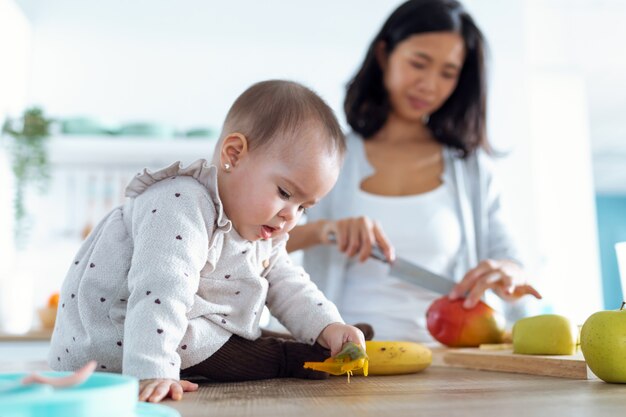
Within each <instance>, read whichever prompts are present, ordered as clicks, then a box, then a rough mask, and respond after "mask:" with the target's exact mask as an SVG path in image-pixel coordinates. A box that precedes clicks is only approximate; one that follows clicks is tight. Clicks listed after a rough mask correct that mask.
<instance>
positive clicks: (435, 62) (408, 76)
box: [379, 32, 465, 121]
mask: <svg viewBox="0 0 626 417" xmlns="http://www.w3.org/2000/svg"><path fill="white" fill-rule="evenodd" d="M464 60H465V45H464V42H463V38H462V37H461V36H460V35H459V34H457V33H455V32H428V33H424V34H419V35H413V36H410V37H408V38H407V39H405V40H404V41H402V42H400V43H399V44H398V45H397V46H396V47H395V49H394V50H393V51H392V52H391V54H390V55H388V56H386V57H383V58H382V59H380V60H379V62H381V67H382V70H383V82H384V85H385V88H386V89H387V93H388V94H389V99H390V102H391V107H392V112H393V113H395V114H396V115H397V116H399V117H401V118H403V119H406V120H410V121H421V120H422V118H423V117H424V116H426V115H430V114H431V113H434V112H435V111H436V110H437V109H439V107H441V106H442V105H443V103H445V101H446V100H447V99H448V97H450V95H451V94H452V92H453V91H454V89H455V87H456V85H457V81H458V78H459V74H460V73H461V69H462V67H463V61H464Z"/></svg>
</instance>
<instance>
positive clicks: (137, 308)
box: [48, 160, 343, 379]
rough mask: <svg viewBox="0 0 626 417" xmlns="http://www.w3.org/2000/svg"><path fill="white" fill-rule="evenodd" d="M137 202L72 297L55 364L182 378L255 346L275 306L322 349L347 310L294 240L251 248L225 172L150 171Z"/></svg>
mask: <svg viewBox="0 0 626 417" xmlns="http://www.w3.org/2000/svg"><path fill="white" fill-rule="evenodd" d="M126 196H127V197H129V199H128V201H127V202H126V204H124V205H123V206H120V207H118V208H115V209H114V210H112V211H111V212H110V213H109V214H108V215H107V216H106V217H105V218H104V219H103V220H102V221H101V222H100V223H99V224H98V226H97V227H96V228H95V229H94V230H93V231H92V233H91V235H90V236H89V237H88V238H87V240H86V241H85V242H84V244H83V245H82V247H81V249H80V250H79V252H78V254H77V255H76V257H75V259H74V260H73V261H72V264H71V266H70V269H69V272H68V274H67V277H66V279H65V281H64V283H63V287H62V289H61V298H60V302H59V310H58V313H57V321H56V323H57V324H56V327H55V330H54V334H53V336H52V344H51V348H50V353H49V358H48V360H49V364H50V366H51V367H52V368H53V369H55V370H65V371H70V370H76V369H78V368H79V367H81V366H82V365H84V364H85V363H86V362H87V361H88V360H91V359H95V360H97V361H98V368H99V370H105V371H111V372H122V373H124V374H128V375H132V376H135V377H137V378H139V379H148V378H172V379H178V378H179V372H180V370H181V369H186V368H188V367H190V366H193V365H195V364H197V363H200V362H201V361H203V360H204V359H206V358H208V357H209V356H211V355H212V354H213V353H215V352H216V351H217V350H218V349H219V348H220V347H221V346H222V345H223V344H224V343H225V342H226V341H227V340H228V338H229V337H230V336H231V335H232V334H237V335H239V336H241V337H244V338H247V339H250V340H254V339H256V338H258V337H259V336H260V333H261V332H260V328H259V319H260V316H261V311H262V309H263V306H264V305H266V304H267V306H268V308H269V309H270V311H271V312H272V314H273V315H274V316H275V317H277V318H278V319H279V320H280V321H281V322H282V323H283V324H284V325H285V327H287V328H288V329H289V330H290V331H291V333H292V334H293V335H294V336H295V337H296V338H297V339H298V340H300V341H304V342H306V343H310V344H312V343H314V342H315V341H316V339H317V337H318V336H319V334H320V333H321V331H322V330H323V329H324V328H325V327H326V326H327V325H329V324H331V323H334V322H340V323H343V321H342V319H341V317H340V315H339V313H338V311H337V308H336V307H335V305H334V304H333V303H331V302H330V301H328V300H327V299H326V297H324V295H323V294H322V293H321V292H320V291H319V290H318V289H317V287H316V286H315V284H313V283H312V282H311V281H310V279H309V276H308V275H307V274H306V273H305V272H304V270H303V269H302V268H301V267H298V266H294V265H292V263H291V261H290V259H289V257H288V255H287V252H286V250H285V243H286V241H287V237H284V238H280V239H274V240H267V241H262V240H260V241H255V242H251V241H247V240H244V239H243V238H242V237H241V236H239V234H238V233H237V232H236V230H235V229H234V228H233V227H232V224H231V222H230V221H229V220H228V219H227V217H226V215H225V214H224V212H223V208H222V204H221V201H220V198H219V194H218V190H217V168H216V167H215V166H210V165H208V164H207V162H206V161H204V160H199V161H196V162H195V163H193V164H191V165H190V166H188V167H187V168H182V167H181V166H180V163H175V164H173V165H171V166H170V167H168V168H165V169H163V170H160V171H157V172H153V173H152V172H149V171H147V170H144V172H143V173H141V174H138V175H137V176H136V177H135V178H134V179H133V180H132V181H131V183H130V184H129V185H128V187H127V189H126Z"/></svg>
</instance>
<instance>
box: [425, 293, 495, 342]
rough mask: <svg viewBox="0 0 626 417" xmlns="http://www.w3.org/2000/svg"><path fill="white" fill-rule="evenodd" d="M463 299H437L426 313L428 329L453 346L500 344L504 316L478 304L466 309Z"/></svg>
mask: <svg viewBox="0 0 626 417" xmlns="http://www.w3.org/2000/svg"><path fill="white" fill-rule="evenodd" d="M463 301H464V299H457V300H450V299H449V298H448V297H447V296H445V297H441V298H438V299H436V300H435V301H434V302H433V303H432V304H431V305H430V307H428V311H427V312H426V326H427V327H428V331H429V332H430V334H431V335H432V336H433V337H434V338H435V339H436V340H437V341H439V342H440V343H443V344H444V345H446V346H450V347H471V346H479V345H481V344H483V343H501V342H502V335H503V333H504V319H503V318H502V316H501V315H500V314H499V313H498V312H497V311H495V310H494V309H493V308H491V307H489V306H488V305H487V304H485V303H483V302H482V301H479V302H478V304H476V306H475V307H473V308H471V309H465V308H463Z"/></svg>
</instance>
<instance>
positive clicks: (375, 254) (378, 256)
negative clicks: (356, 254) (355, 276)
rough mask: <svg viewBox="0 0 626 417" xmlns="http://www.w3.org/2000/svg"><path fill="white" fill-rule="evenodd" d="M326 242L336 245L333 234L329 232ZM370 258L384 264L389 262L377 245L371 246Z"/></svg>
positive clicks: (335, 238)
mask: <svg viewBox="0 0 626 417" xmlns="http://www.w3.org/2000/svg"><path fill="white" fill-rule="evenodd" d="M328 241H329V242H330V243H333V244H336V243H337V237H336V236H335V234H334V233H333V232H330V233H329V234H328ZM370 258H374V259H377V260H379V261H381V262H385V263H388V262H389V261H387V257H386V256H385V254H384V253H383V251H382V250H381V249H380V246H378V245H373V246H372V251H371V252H370Z"/></svg>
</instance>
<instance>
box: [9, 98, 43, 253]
mask: <svg viewBox="0 0 626 417" xmlns="http://www.w3.org/2000/svg"><path fill="white" fill-rule="evenodd" d="M51 123H52V120H50V119H47V118H46V117H45V116H44V114H43V111H42V110H41V109H40V108H37V107H32V108H29V109H27V110H25V111H24V114H23V116H22V117H21V118H18V119H11V118H7V119H6V121H5V122H4V125H3V126H2V133H3V134H7V135H9V136H11V137H12V138H13V140H12V141H10V142H9V151H10V153H11V157H12V160H11V167H12V169H13V174H14V175H15V198H14V201H13V204H14V206H13V207H14V215H15V245H16V247H17V248H23V247H24V246H25V245H26V242H27V240H28V233H29V230H30V227H31V221H30V219H29V216H28V213H27V210H26V204H25V198H26V193H27V191H28V189H29V187H30V186H31V185H38V186H39V189H40V190H43V189H45V186H46V185H47V183H48V179H49V178H50V167H49V163H48V152H47V149H46V140H47V138H48V136H50V124H51Z"/></svg>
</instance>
